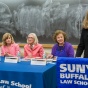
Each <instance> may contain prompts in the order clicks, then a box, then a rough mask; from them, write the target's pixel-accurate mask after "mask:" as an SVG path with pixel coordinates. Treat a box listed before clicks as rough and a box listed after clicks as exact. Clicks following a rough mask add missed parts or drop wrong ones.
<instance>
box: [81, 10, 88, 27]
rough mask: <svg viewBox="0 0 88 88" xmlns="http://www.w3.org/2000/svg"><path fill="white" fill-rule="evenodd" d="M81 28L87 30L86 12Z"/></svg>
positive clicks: (87, 17)
mask: <svg viewBox="0 0 88 88" xmlns="http://www.w3.org/2000/svg"><path fill="white" fill-rule="evenodd" d="M82 26H83V28H85V29H88V11H87V13H86V15H85V18H84V20H83V23H82Z"/></svg>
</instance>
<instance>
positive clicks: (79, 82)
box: [74, 80, 88, 86]
mask: <svg viewBox="0 0 88 88" xmlns="http://www.w3.org/2000/svg"><path fill="white" fill-rule="evenodd" d="M74 84H78V85H85V86H86V85H88V82H87V81H77V80H74Z"/></svg>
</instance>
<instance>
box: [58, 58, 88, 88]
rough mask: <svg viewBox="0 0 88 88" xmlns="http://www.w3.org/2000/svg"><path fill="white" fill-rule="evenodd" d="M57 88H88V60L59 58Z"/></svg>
mask: <svg viewBox="0 0 88 88" xmlns="http://www.w3.org/2000/svg"><path fill="white" fill-rule="evenodd" d="M57 86H58V87H57V88H88V58H69V57H58V59H57Z"/></svg>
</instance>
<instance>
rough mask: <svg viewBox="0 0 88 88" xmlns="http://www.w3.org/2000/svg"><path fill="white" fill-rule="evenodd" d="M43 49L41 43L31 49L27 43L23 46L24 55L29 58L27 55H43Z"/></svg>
mask: <svg viewBox="0 0 88 88" xmlns="http://www.w3.org/2000/svg"><path fill="white" fill-rule="evenodd" d="M43 53H44V49H43V46H42V45H41V44H36V45H34V47H33V48H32V49H31V48H30V46H29V45H28V44H26V45H25V46H24V57H25V58H29V56H28V55H32V57H41V58H42V57H43Z"/></svg>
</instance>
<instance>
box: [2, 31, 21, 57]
mask: <svg viewBox="0 0 88 88" xmlns="http://www.w3.org/2000/svg"><path fill="white" fill-rule="evenodd" d="M19 50H20V49H19V45H18V44H16V43H15V42H14V38H13V36H12V35H11V34H10V33H5V34H4V35H3V38H2V46H1V55H2V56H17V53H18V52H19Z"/></svg>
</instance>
